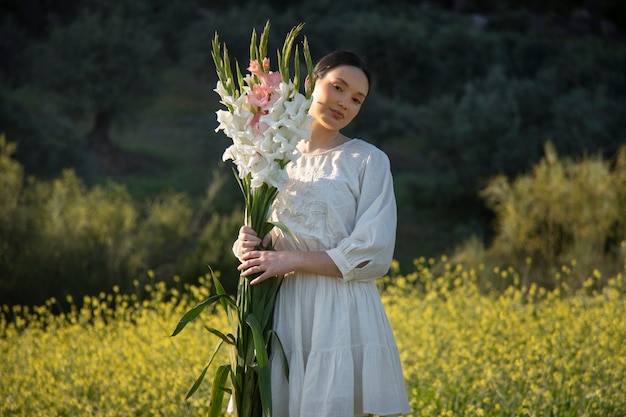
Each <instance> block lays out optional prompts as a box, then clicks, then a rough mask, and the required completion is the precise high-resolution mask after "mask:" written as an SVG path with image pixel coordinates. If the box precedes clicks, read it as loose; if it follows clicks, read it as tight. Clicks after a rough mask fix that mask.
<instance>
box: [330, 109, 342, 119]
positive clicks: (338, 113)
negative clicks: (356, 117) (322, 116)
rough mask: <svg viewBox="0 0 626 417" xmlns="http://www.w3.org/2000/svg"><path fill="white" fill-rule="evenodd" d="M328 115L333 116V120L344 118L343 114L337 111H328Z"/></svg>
mask: <svg viewBox="0 0 626 417" xmlns="http://www.w3.org/2000/svg"><path fill="white" fill-rule="evenodd" d="M330 113H331V114H332V115H333V117H334V118H335V119H343V118H344V115H343V113H342V112H340V111H339V110H333V109H330Z"/></svg>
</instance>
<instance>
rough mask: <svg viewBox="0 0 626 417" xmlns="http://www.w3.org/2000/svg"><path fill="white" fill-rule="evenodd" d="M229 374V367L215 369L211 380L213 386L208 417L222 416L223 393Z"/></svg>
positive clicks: (223, 366) (222, 366)
mask: <svg viewBox="0 0 626 417" xmlns="http://www.w3.org/2000/svg"><path fill="white" fill-rule="evenodd" d="M230 372H231V369H230V365H221V366H220V367H219V368H217V372H216V373H215V378H213V386H212V387H211V400H210V401H209V414H208V415H209V417H219V416H221V415H222V404H223V403H224V393H225V392H226V385H225V384H226V380H227V378H228V375H229V374H230Z"/></svg>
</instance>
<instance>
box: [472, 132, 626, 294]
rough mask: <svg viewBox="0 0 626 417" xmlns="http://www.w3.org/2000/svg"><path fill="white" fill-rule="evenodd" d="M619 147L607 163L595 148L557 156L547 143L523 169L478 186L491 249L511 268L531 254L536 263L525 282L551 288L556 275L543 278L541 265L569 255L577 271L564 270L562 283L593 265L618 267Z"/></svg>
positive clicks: (625, 233)
mask: <svg viewBox="0 0 626 417" xmlns="http://www.w3.org/2000/svg"><path fill="white" fill-rule="evenodd" d="M625 149H626V145H623V146H622V149H621V151H620V153H619V158H618V159H617V162H616V163H615V164H611V163H610V161H607V160H605V159H603V158H602V157H601V156H599V155H596V156H586V157H584V158H582V159H580V160H573V159H570V158H561V159H559V157H558V155H557V153H556V149H555V147H554V145H553V144H552V143H550V142H548V143H547V144H546V147H545V156H544V158H543V159H542V160H541V161H540V162H539V163H537V164H536V165H535V166H534V167H533V169H532V171H531V172H530V173H528V174H527V175H522V176H518V177H517V178H515V179H513V180H509V179H507V178H506V177H505V176H497V177H494V178H492V179H491V180H490V181H489V183H488V184H487V186H486V188H485V189H484V190H483V192H482V196H483V197H484V198H485V200H486V201H487V204H488V205H489V207H490V208H491V209H492V210H494V213H495V216H496V225H495V228H496V235H495V238H494V241H493V243H492V245H491V247H490V249H489V252H490V255H491V256H493V257H494V258H495V259H496V262H497V263H509V264H511V265H514V266H516V267H521V266H522V264H521V262H523V260H524V259H528V258H532V259H533V261H534V262H535V263H536V264H537V265H536V267H537V268H539V269H538V270H535V272H534V274H535V276H534V277H532V278H531V279H530V282H535V283H539V284H541V285H546V286H550V287H553V286H555V285H556V284H557V282H556V281H554V280H547V281H546V280H545V279H546V278H547V274H546V271H549V270H550V269H554V268H557V267H558V266H559V265H562V264H569V263H570V261H572V260H576V262H577V264H578V265H579V266H578V269H579V270H580V272H581V274H572V275H571V276H569V277H568V279H567V284H568V285H571V286H572V287H576V288H577V287H580V286H582V285H583V284H584V281H585V279H586V276H587V275H588V274H589V273H590V272H591V271H593V270H594V269H598V268H600V267H601V266H604V268H605V269H609V271H610V268H613V269H614V270H618V269H620V268H621V267H622V262H623V255H624V249H623V248H624V244H625V242H626V228H625V227H624V220H623V214H624V213H623V207H625V206H624V205H623V203H624V200H623V196H624V195H625V194H626V190H624V189H623V186H624V177H625V176H626V170H625V165H624V152H625Z"/></svg>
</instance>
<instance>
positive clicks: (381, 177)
mask: <svg viewBox="0 0 626 417" xmlns="http://www.w3.org/2000/svg"><path fill="white" fill-rule="evenodd" d="M359 177H360V178H359V182H360V190H359V191H360V193H359V195H358V196H357V206H356V218H355V225H354V229H353V230H352V232H351V233H350V234H349V236H347V237H346V238H344V239H342V240H341V241H340V242H339V244H338V245H337V247H335V248H332V249H330V250H327V253H328V255H329V256H330V257H331V259H332V260H333V261H334V262H335V264H336V265H337V267H338V268H339V270H340V271H341V273H342V274H343V279H344V281H357V280H374V279H377V278H380V277H382V276H383V275H385V274H386V273H387V272H388V270H389V265H390V263H391V261H392V258H393V252H394V248H395V240H396V225H397V208H396V200H395V195H394V190H393V179H392V175H391V170H390V165H389V159H388V157H387V155H385V154H384V153H383V152H382V151H380V150H378V149H376V151H375V152H372V153H371V154H370V155H369V156H368V158H366V159H364V160H363V161H362V164H361V167H360V172H359ZM361 264H364V266H361V267H358V265H361Z"/></svg>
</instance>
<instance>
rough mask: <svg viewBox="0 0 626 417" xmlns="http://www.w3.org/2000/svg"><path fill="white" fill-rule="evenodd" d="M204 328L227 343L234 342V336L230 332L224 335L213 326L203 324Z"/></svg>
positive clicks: (231, 343)
mask: <svg viewBox="0 0 626 417" xmlns="http://www.w3.org/2000/svg"><path fill="white" fill-rule="evenodd" d="M204 328H205V329H207V330H208V331H209V333H213V334H214V335H215V336H217V337H219V338H220V339H222V340H223V341H224V342H226V343H228V344H229V345H234V344H236V341H235V336H233V335H232V334H228V335H226V334H224V333H222V332H221V331H219V330H217V329H216V328H213V327H208V326H204Z"/></svg>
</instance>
